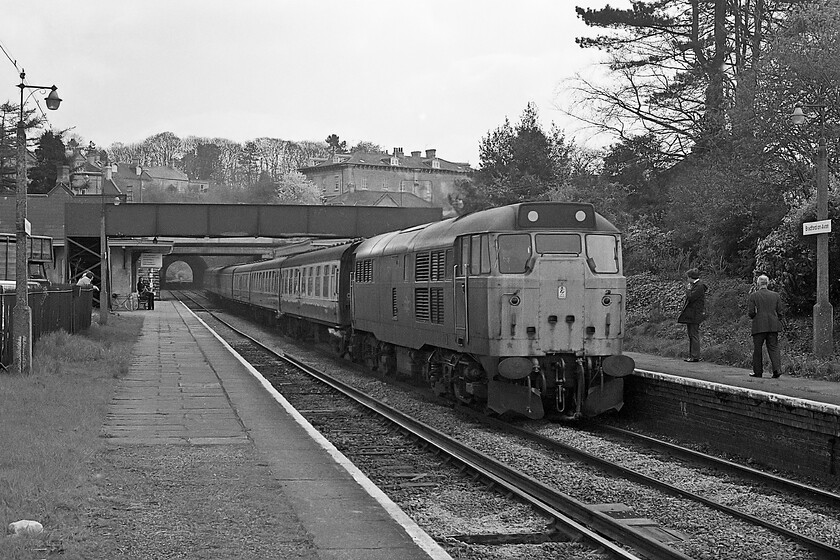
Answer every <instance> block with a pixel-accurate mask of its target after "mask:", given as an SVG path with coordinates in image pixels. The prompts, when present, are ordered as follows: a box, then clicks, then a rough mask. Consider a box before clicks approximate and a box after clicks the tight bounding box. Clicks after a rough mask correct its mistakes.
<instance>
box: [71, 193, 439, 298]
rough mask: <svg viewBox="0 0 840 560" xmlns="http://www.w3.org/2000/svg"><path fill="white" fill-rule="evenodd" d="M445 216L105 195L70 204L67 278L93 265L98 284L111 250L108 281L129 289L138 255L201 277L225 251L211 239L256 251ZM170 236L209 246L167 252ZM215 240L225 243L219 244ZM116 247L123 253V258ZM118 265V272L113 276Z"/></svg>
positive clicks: (431, 210)
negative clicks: (273, 242)
mask: <svg viewBox="0 0 840 560" xmlns="http://www.w3.org/2000/svg"><path fill="white" fill-rule="evenodd" d="M441 217H442V212H441V209H440V208H402V207H382V206H304V205H274V204H271V205H268V204H182V203H160V204H147V203H132V204H120V205H115V204H113V201H112V200H111V199H107V198H103V199H101V200H100V203H99V204H97V203H95V199H94V200H87V201H85V202H68V203H67V204H66V205H65V216H64V223H65V241H66V243H65V246H66V259H65V266H66V278H68V279H69V280H70V281H71V282H75V281H76V280H77V279H78V277H79V276H80V275H81V273H82V272H84V271H85V270H91V271H92V272H94V275H95V276H96V281H97V283H99V281H100V278H99V277H98V276H99V270H100V264H101V262H102V256H103V255H105V254H110V255H111V257H110V258H111V263H109V266H108V267H107V269H108V271H109V272H108V273H109V276H110V277H111V286H112V287H115V288H119V290H120V291H130V290H132V289H133V287H130V286H131V283H133V282H135V281H136V277H137V271H138V267H139V266H140V265H141V264H142V263H141V262H140V258H141V256H148V255H152V256H154V255H155V254H157V255H166V256H163V259H162V260H159V261H156V262H158V264H157V266H158V267H161V269H160V271H161V272H164V271H165V269H166V268H167V267H169V266H170V265H171V263H173V262H176V261H183V262H185V263H186V264H187V265H188V266H189V267H190V268H191V269H192V271H193V277H194V280H195V281H196V282H197V281H199V278H198V277H203V273H204V270H205V269H206V268H207V266H208V263H207V260H206V259H205V258H204V255H221V254H223V253H220V252H214V248H213V245H214V243H213V241H212V240H214V239H217V240H221V239H229V238H240V239H239V240H240V241H242V242H243V243H242V246H248V242H246V241H245V238H251V239H253V242H254V243H253V245H252V247H251V249H250V250H249V251H248V252H245V253H242V252H239V253H236V252H235V251H231V252H228V253H225V254H228V255H251V256H253V250H254V246H255V245H257V244H258V242H257V239H258V238H275V239H293V238H322V239H347V238H359V237H372V236H374V235H377V234H380V233H385V232H389V231H396V230H400V229H404V228H407V227H411V226H415V225H419V224H425V223H430V222H435V221H439V220H440V219H441ZM172 238H201V239H203V240H204V242H205V247H206V248H205V249H204V250H203V252H202V253H201V254H195V253H198V251H192V252H190V251H185V252H186V253H193V254H184V255H178V254H177V253H175V254H173V255H168V253H170V252H172V249H173V243H172V242H171V241H167V239H172ZM103 241H104V242H105V243H104V245H103ZM188 244H189V243H188V242H187V243H183V245H188ZM175 245H177V243H175ZM217 245H219V247H221V245H222V243H221V242H220V243H218V244H217ZM240 249H241V246H240ZM219 250H221V249H219ZM114 251H118V252H119V256H120V257H121V261H120V262H119V263H118V262H117V259H116V258H115V257H114ZM242 260H247V259H242ZM117 265H119V267H118V266H117ZM117 268H119V274H115V269H117ZM121 285H122V287H120V286H121ZM112 291H114V290H112Z"/></svg>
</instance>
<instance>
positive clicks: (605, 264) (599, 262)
mask: <svg viewBox="0 0 840 560" xmlns="http://www.w3.org/2000/svg"><path fill="white" fill-rule="evenodd" d="M586 256H587V259H586V261H587V262H588V263H589V266H590V268H592V272H600V273H603V274H615V273H616V272H618V240H617V239H616V238H615V237H614V236H612V235H587V236H586Z"/></svg>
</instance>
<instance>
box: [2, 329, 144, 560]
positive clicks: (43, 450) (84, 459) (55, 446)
mask: <svg viewBox="0 0 840 560" xmlns="http://www.w3.org/2000/svg"><path fill="white" fill-rule="evenodd" d="M141 325H142V320H141V319H140V318H138V317H127V316H119V317H116V316H115V317H113V318H112V319H111V321H110V322H109V324H108V326H107V327H100V326H98V325H96V324H94V325H92V326H91V328H90V329H89V330H88V331H87V332H86V333H83V334H79V335H69V334H67V333H66V332H55V333H51V334H48V335H46V336H44V337H43V338H41V339H40V340H39V341H38V343H37V344H36V346H35V348H34V351H33V367H32V374H31V375H28V376H13V375H10V374H4V375H0V410H2V411H3V421H2V422H0V448H2V449H3V452H2V454H0V496H2V500H0V520H2V522H3V526H4V527H5V526H6V525H8V524H9V523H10V522H13V521H17V520H20V519H31V520H35V521H38V522H40V523H41V524H43V526H44V529H45V530H44V533H43V534H41V535H40V536H38V537H23V538H4V539H0V558H4V559H8V560H15V559H27V560H28V559H31V558H44V557H47V556H51V555H52V554H62V558H67V559H68V560H69V559H71V558H80V557H79V556H77V555H75V554H74V553H73V548H74V547H73V542H74V541H81V540H84V539H85V538H86V537H87V535H86V534H85V533H84V530H83V527H82V526H81V523H80V518H81V516H82V515H83V512H84V509H85V506H86V503H87V502H88V500H89V499H90V498H91V497H92V496H93V495H95V492H96V491H95V487H94V486H93V476H94V475H93V473H92V472H91V470H90V464H91V460H92V458H93V456H94V455H95V454H96V453H97V452H98V450H99V449H100V448H101V445H102V444H101V442H102V440H101V439H100V438H99V432H100V430H101V428H102V423H103V421H104V417H105V412H106V406H107V404H108V402H109V401H110V398H111V395H112V393H113V387H114V383H115V381H116V379H117V378H119V377H121V376H124V375H125V374H126V372H127V371H128V367H129V364H130V352H131V348H132V347H133V345H134V342H135V341H136V340H137V337H138V336H139V332H140V327H141Z"/></svg>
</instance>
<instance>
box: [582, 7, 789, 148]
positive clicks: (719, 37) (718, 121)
mask: <svg viewBox="0 0 840 560" xmlns="http://www.w3.org/2000/svg"><path fill="white" fill-rule="evenodd" d="M788 6H789V3H785V2H782V1H781V0H756V1H754V2H733V1H732V0H708V1H704V2H698V1H697V0H651V1H648V0H638V1H635V2H633V4H632V7H631V8H629V9H616V8H612V7H610V6H606V7H605V8H603V9H599V10H592V9H584V8H580V7H578V8H576V11H577V13H578V16H579V17H580V18H581V19H583V21H584V23H586V24H587V25H589V26H591V27H596V28H602V29H609V30H611V32H610V33H609V34H603V35H600V36H597V37H594V38H590V37H584V38H578V39H577V42H578V44H579V45H580V46H581V47H583V48H599V49H603V50H605V51H606V52H608V53H609V56H610V59H609V69H610V71H611V72H610V83H609V85H600V84H597V83H595V82H593V81H590V80H586V79H584V78H578V79H577V84H578V85H577V87H576V89H577V91H578V94H579V100H580V102H579V103H580V105H581V106H582V107H584V108H588V109H590V110H591V111H590V112H589V113H588V116H582V114H581V113H578V114H577V115H576V116H581V118H582V119H583V120H585V121H586V122H589V123H590V124H593V125H595V126H596V127H598V128H600V129H601V130H604V131H609V132H611V133H614V134H617V135H618V136H619V137H620V138H628V137H631V136H635V135H644V134H652V135H653V136H654V137H656V138H657V140H658V141H659V142H660V143H661V144H662V146H663V148H664V149H665V150H666V151H667V153H669V154H670V155H671V156H673V157H677V158H681V157H684V156H685V155H687V154H688V153H689V152H690V151H692V150H693V151H695V152H699V153H703V152H706V151H708V150H714V149H725V144H726V143H727V142H728V141H729V136H730V130H732V129H733V128H734V129H735V130H737V131H738V132H739V133H740V134H744V133H748V130H744V128H745V127H746V128H747V129H748V128H749V124H750V123H751V122H753V121H752V120H751V119H750V113H751V112H752V105H753V103H754V100H753V96H752V94H751V90H752V88H753V87H754V83H755V79H756V74H755V69H756V67H757V66H758V65H759V64H760V62H761V56H762V53H763V47H764V43H765V37H766V34H767V32H768V30H769V29H771V27H772V26H773V25H774V23H775V21H776V20H777V18H778V17H779V15H780V13H783V10H786V9H788ZM736 104H737V105H738V106H739V112H738V114H739V115H742V116H743V117H744V119H743V120H742V121H741V122H740V123H737V125H738V126H734V123H732V122H731V119H732V118H733V116H734V115H733V113H731V112H730V111H731V110H732V108H733V107H735V106H736Z"/></svg>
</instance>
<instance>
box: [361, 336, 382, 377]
mask: <svg viewBox="0 0 840 560" xmlns="http://www.w3.org/2000/svg"><path fill="white" fill-rule="evenodd" d="M378 346H379V343H378V341H377V340H376V337H374V336H373V335H368V336H367V338H365V342H364V347H363V350H362V351H363V352H364V364H365V366H366V367H367V368H368V369H369V370H371V371H377V370H378V369H379V352H378V351H377V347H378Z"/></svg>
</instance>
